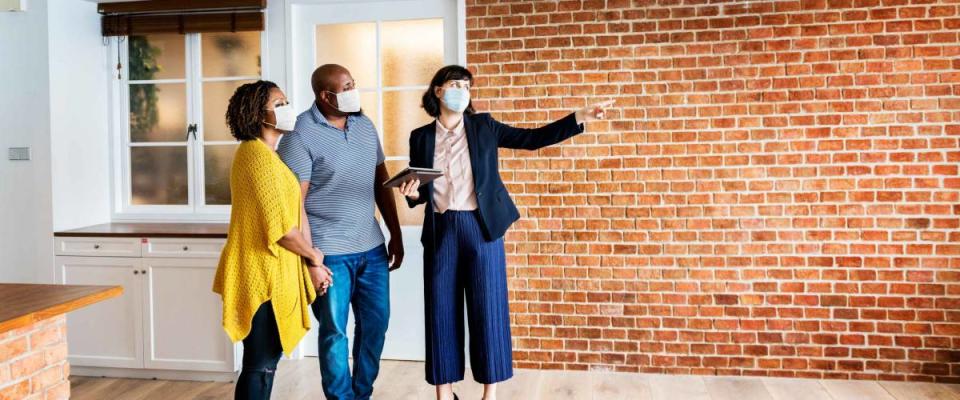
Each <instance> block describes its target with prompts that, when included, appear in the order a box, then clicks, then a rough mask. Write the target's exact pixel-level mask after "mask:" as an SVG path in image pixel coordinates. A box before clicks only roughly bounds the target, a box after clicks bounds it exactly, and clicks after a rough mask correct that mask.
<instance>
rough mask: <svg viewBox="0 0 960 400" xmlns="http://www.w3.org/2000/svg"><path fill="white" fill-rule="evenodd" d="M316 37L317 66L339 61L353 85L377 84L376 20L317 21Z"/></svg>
mask: <svg viewBox="0 0 960 400" xmlns="http://www.w3.org/2000/svg"><path fill="white" fill-rule="evenodd" d="M316 40H317V52H316V55H317V58H316V66H317V67H319V66H321V65H324V64H338V65H342V66H343V67H344V68H346V69H347V70H349V71H350V75H352V76H353V79H354V80H355V81H356V83H357V88H360V89H367V88H375V87H377V58H376V57H377V24H376V23H374V22H361V23H354V24H330V25H317V27H316ZM311 72H313V71H311Z"/></svg>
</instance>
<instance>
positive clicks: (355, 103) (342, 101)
mask: <svg viewBox="0 0 960 400" xmlns="http://www.w3.org/2000/svg"><path fill="white" fill-rule="evenodd" d="M328 93H333V92H328ZM334 94H336V95H337V110H340V112H342V113H346V114H349V113H355V112H357V111H360V92H359V91H358V90H357V89H351V90H347V91H345V92H340V93H334Z"/></svg>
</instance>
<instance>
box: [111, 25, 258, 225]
mask: <svg viewBox="0 0 960 400" xmlns="http://www.w3.org/2000/svg"><path fill="white" fill-rule="evenodd" d="M258 33H259V39H260V75H259V76H230V77H210V78H208V77H203V75H202V71H203V69H202V68H203V66H202V61H201V60H202V57H203V54H202V42H201V35H202V33H199V34H198V33H191V34H184V35H182V36H183V39H184V67H185V71H184V78H182V79H155V80H150V81H146V82H155V83H163V82H171V83H172V82H183V83H184V86H185V87H184V90H185V93H186V99H185V101H186V120H187V121H186V124H187V125H189V124H196V125H197V133H196V138H195V139H193V138H192V137H191V138H188V139H187V140H186V142H185V144H184V147H186V151H187V204H183V205H160V204H152V205H141V204H132V199H133V192H132V180H131V178H132V172H133V171H132V168H131V149H132V148H134V147H155V146H174V145H179V144H180V143H182V142H156V143H154V142H149V143H143V142H140V143H131V140H130V139H131V138H130V124H129V121H130V120H129V118H130V116H129V114H130V105H129V98H130V97H129V89H130V84H131V81H130V79H129V72H130V71H129V68H127V62H128V60H129V57H128V56H129V53H128V43H129V40H128V37H127V36H123V37H119V38H111V39H110V40H109V43H108V45H107V46H106V47H107V49H108V51H107V57H106V58H107V63H106V65H107V67H108V68H107V74H108V77H109V80H108V82H109V83H108V84H109V86H110V87H109V90H108V103H109V105H110V108H109V110H110V116H109V120H110V124H109V125H110V127H109V131H110V132H109V137H110V147H111V166H110V169H111V177H110V190H111V201H112V203H113V204H111V210H112V219H113V220H116V221H151V220H163V221H173V220H175V221H185V222H225V221H227V220H228V219H229V216H230V205H212V204H206V199H205V198H206V193H205V189H206V187H205V186H206V185H205V177H204V153H205V149H204V146H211V145H212V146H216V145H229V144H237V143H238V142H235V141H229V140H211V141H205V140H204V133H205V129H204V126H203V84H204V83H205V82H222V81H241V80H256V79H267V78H266V77H267V76H269V73H268V71H269V57H267V54H269V50H268V43H267V36H268V35H267V31H261V32H258ZM118 58H119V60H122V64H123V67H122V68H121V70H120V73H121V77H120V78H119V79H118V77H117V69H116V66H117V62H118ZM137 82H145V81H136V80H135V81H132V83H134V84H135V83H137ZM186 128H187V127H186V126H184V135H185V136H186Z"/></svg>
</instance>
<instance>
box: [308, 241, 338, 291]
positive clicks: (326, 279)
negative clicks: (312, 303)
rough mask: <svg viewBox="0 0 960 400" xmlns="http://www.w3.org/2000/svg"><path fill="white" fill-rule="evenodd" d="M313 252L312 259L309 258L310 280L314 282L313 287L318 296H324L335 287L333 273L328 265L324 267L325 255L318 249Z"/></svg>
mask: <svg viewBox="0 0 960 400" xmlns="http://www.w3.org/2000/svg"><path fill="white" fill-rule="evenodd" d="M312 250H313V253H312V254H311V255H310V257H307V267H308V268H307V271H309V272H310V280H312V281H313V286H314V288H316V289H317V294H318V295H320V296H322V295H324V294H325V293H326V292H327V289H328V288H329V287H330V286H331V285H333V271H331V270H330V268H327V266H326V265H323V253H321V252H320V250H319V249H317V248H316V247H314V248H313V249H312Z"/></svg>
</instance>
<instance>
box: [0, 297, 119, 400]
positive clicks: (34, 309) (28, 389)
mask: <svg viewBox="0 0 960 400" xmlns="http://www.w3.org/2000/svg"><path fill="white" fill-rule="evenodd" d="M121 293H123V288H122V287H120V286H78V285H33V284H15V283H0V372H3V373H0V398H5V399H7V398H11V399H23V398H31V399H32V398H38V399H40V398H46V399H66V398H69V397H70V380H69V378H70V365H69V363H68V362H67V333H66V331H67V319H66V315H65V314H66V313H68V312H71V311H75V310H77V309H79V308H82V307H86V306H89V305H91V304H94V303H97V302H100V301H104V300H107V299H110V298H113V297H117V296H120V295H121ZM114 301H116V300H114Z"/></svg>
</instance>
